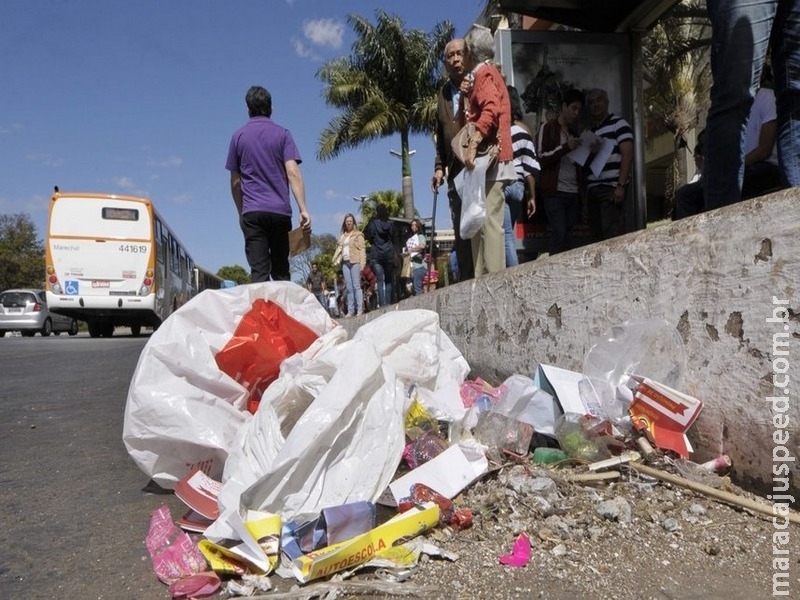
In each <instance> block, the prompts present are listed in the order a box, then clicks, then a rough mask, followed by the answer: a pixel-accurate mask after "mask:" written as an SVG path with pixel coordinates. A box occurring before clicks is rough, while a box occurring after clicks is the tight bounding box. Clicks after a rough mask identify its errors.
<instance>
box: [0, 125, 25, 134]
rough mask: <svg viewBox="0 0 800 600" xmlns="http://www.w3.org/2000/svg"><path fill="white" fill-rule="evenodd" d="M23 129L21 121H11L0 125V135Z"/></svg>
mask: <svg viewBox="0 0 800 600" xmlns="http://www.w3.org/2000/svg"><path fill="white" fill-rule="evenodd" d="M23 129H25V128H24V127H23V126H22V124H21V123H12V124H11V125H0V135H5V134H7V133H18V132H21V131H22V130H23Z"/></svg>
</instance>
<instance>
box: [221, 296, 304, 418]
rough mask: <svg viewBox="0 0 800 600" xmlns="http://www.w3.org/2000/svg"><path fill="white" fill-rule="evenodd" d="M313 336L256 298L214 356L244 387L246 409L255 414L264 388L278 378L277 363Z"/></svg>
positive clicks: (225, 370)
mask: <svg viewBox="0 0 800 600" xmlns="http://www.w3.org/2000/svg"><path fill="white" fill-rule="evenodd" d="M317 337H318V336H317V334H316V333H315V332H314V331H312V330H311V329H309V328H308V327H306V326H305V325H303V324H302V323H300V322H299V321H297V320H295V319H293V318H292V317H291V316H289V315H288V314H287V313H286V311H285V310H283V309H282V308H281V307H280V306H278V305H277V304H275V303H274V302H272V301H271V300H263V299H262V298H258V299H257V300H256V301H255V302H253V305H252V306H251V308H250V310H249V311H248V312H247V313H245V315H244V316H243V317H242V320H241V321H239V324H238V325H237V326H236V331H234V333H233V337H232V338H231V339H230V340H229V341H228V343H227V344H225V347H224V348H223V349H222V350H220V351H219V352H217V355H216V356H215V359H216V362H217V366H218V367H219V368H220V369H222V371H224V372H225V373H227V374H228V375H230V376H231V377H233V378H234V379H235V380H236V381H238V382H239V383H241V384H242V385H244V386H245V387H246V388H247V389H248V391H249V392H250V396H249V398H248V400H247V410H248V411H250V412H251V413H255V412H256V410H257V409H258V405H259V402H260V401H261V395H262V394H263V393H264V390H265V389H267V387H268V386H269V384H270V383H272V382H273V381H275V380H276V379H277V378H278V374H279V373H280V367H281V363H282V362H283V361H284V360H285V359H287V358H289V357H290V356H292V355H294V354H297V353H298V352H302V351H303V350H305V349H306V348H308V347H309V346H310V345H311V344H313V343H314V341H315V340H316V339H317Z"/></svg>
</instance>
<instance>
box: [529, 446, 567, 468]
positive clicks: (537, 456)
mask: <svg viewBox="0 0 800 600" xmlns="http://www.w3.org/2000/svg"><path fill="white" fill-rule="evenodd" d="M568 459H569V456H567V453H566V452H564V451H563V450H560V449H558V448H544V447H539V448H536V449H535V450H534V451H533V462H535V463H536V464H537V465H552V464H553V463H557V462H561V461H563V460H568Z"/></svg>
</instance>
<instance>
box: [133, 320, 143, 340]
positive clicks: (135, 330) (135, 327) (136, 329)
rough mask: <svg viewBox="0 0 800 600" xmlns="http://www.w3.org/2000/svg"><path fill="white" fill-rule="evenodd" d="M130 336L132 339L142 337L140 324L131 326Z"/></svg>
mask: <svg viewBox="0 0 800 600" xmlns="http://www.w3.org/2000/svg"><path fill="white" fill-rule="evenodd" d="M131 335H132V336H133V337H139V336H140V335H142V326H141V325H140V324H138V323H137V324H136V325H131Z"/></svg>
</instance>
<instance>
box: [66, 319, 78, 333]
mask: <svg viewBox="0 0 800 600" xmlns="http://www.w3.org/2000/svg"><path fill="white" fill-rule="evenodd" d="M67 333H68V334H69V335H78V321H76V320H75V319H72V322H71V323H70V324H69V330H68V331H67Z"/></svg>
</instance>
